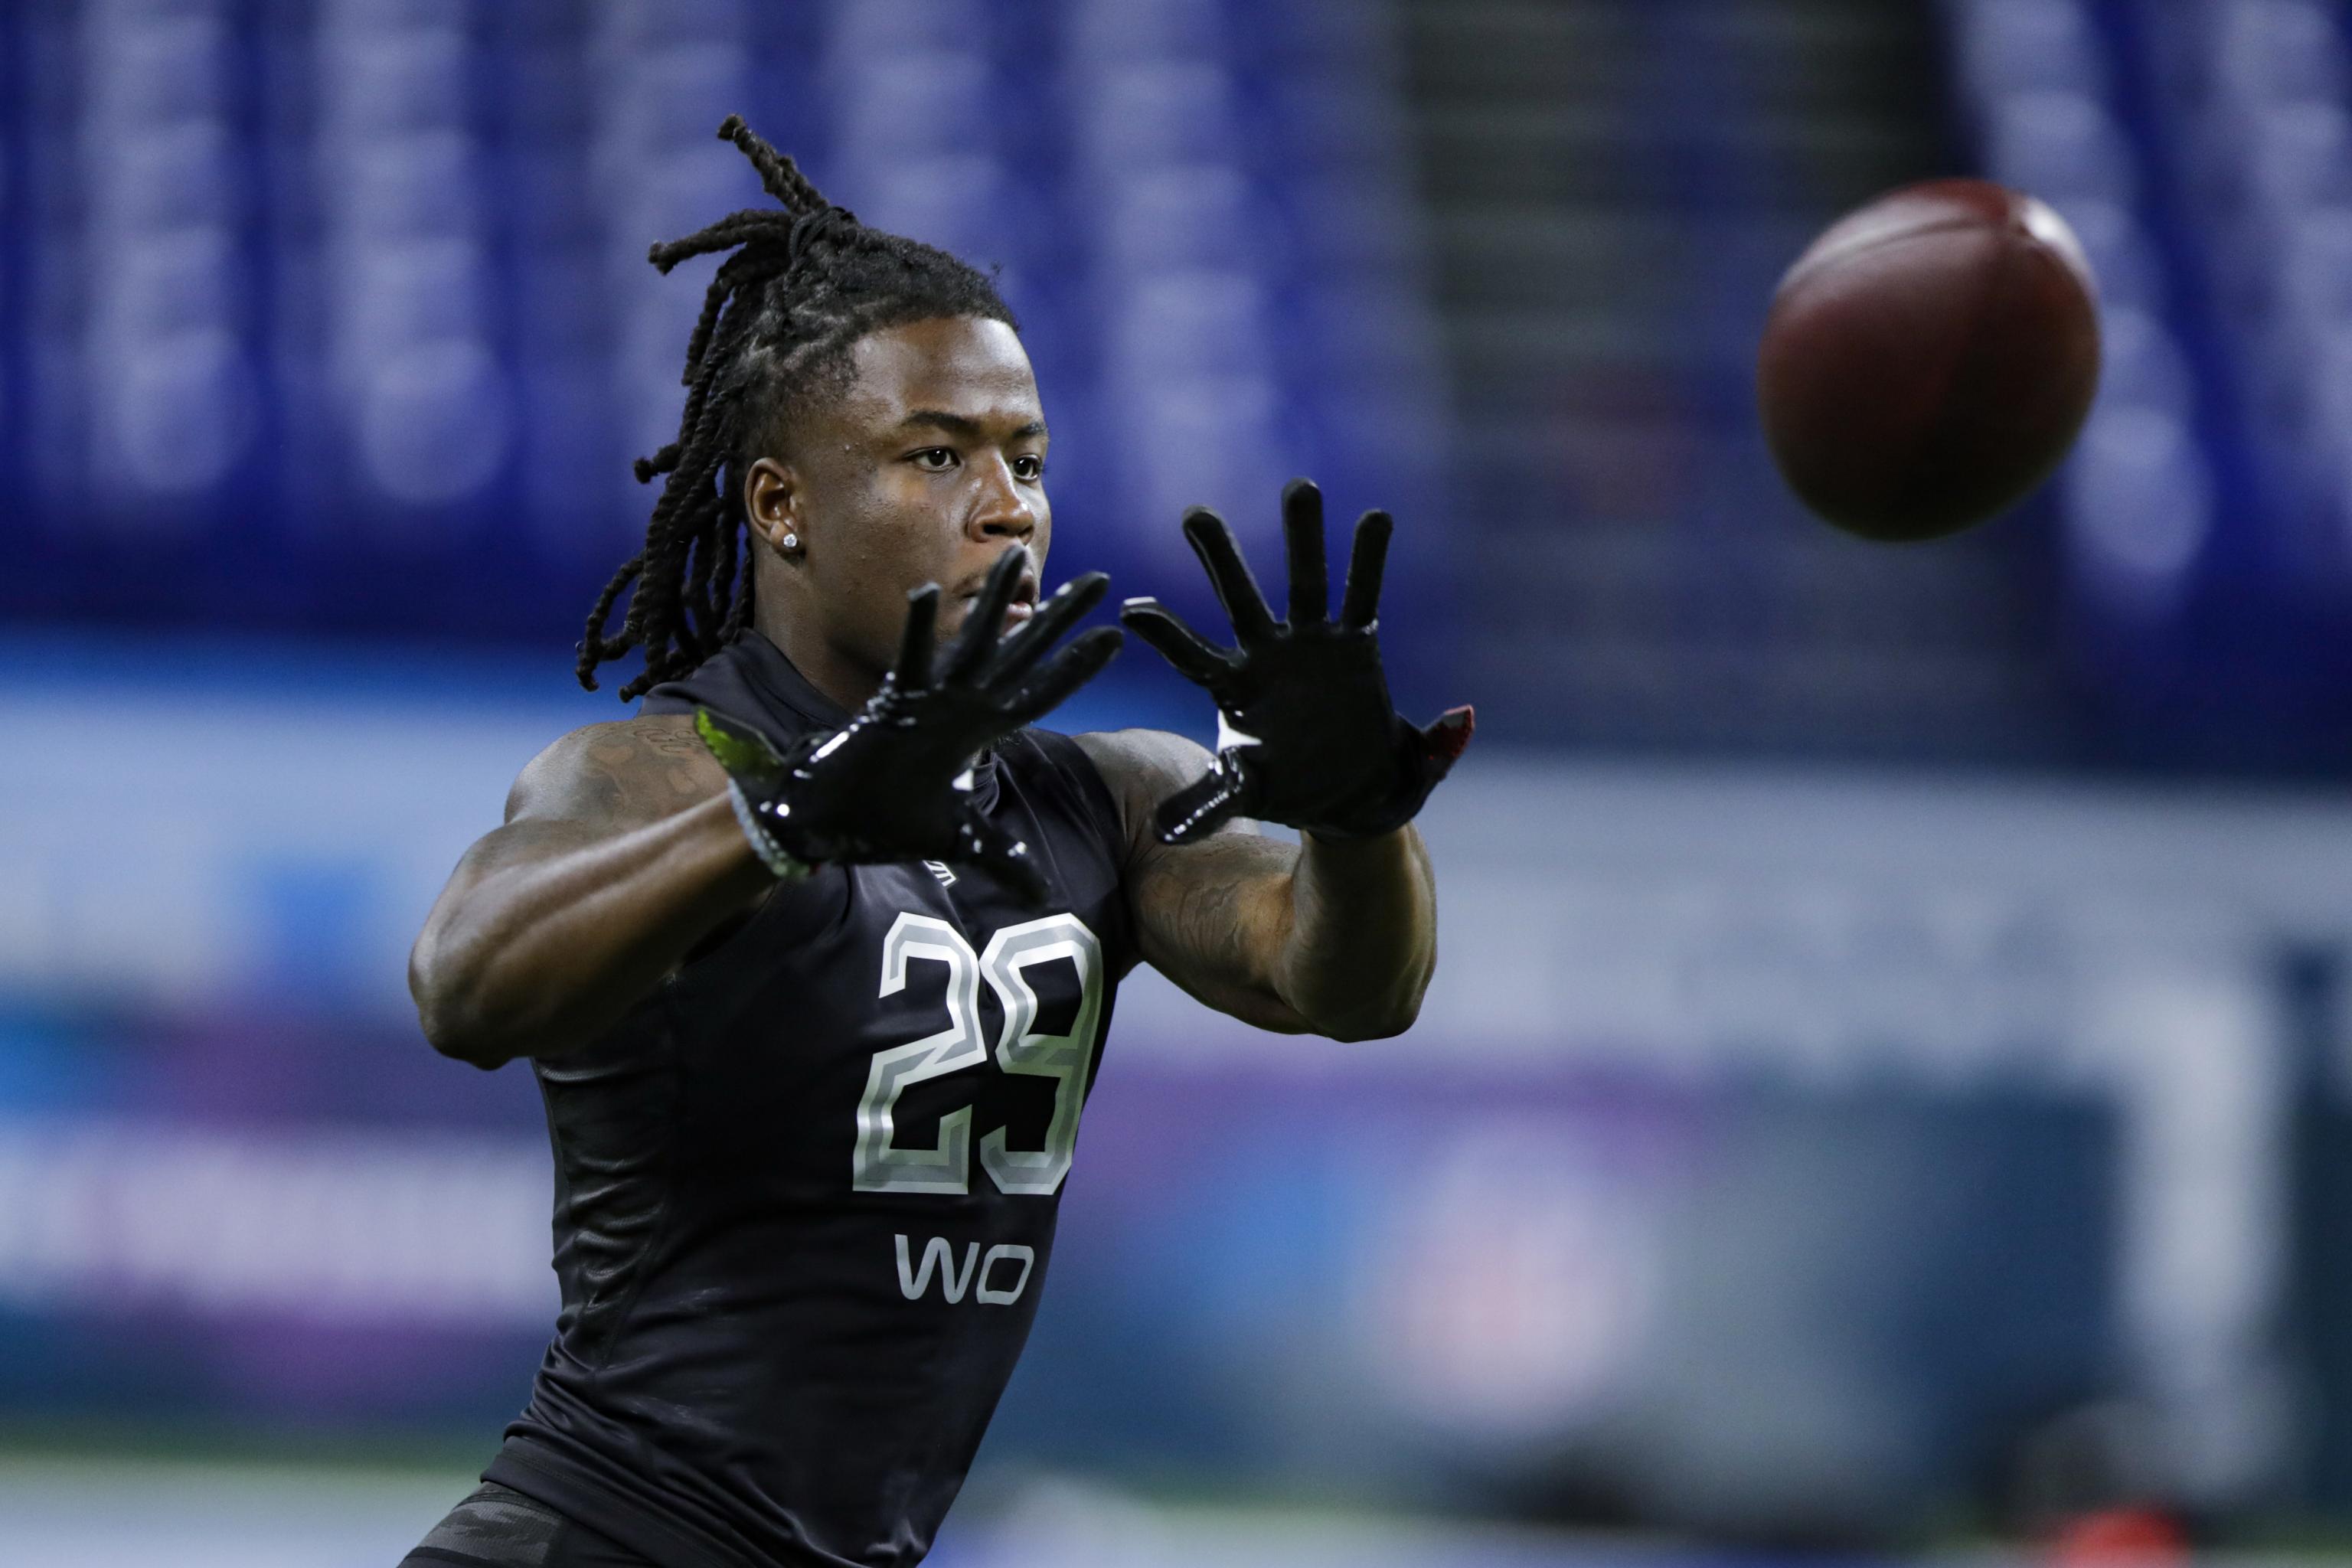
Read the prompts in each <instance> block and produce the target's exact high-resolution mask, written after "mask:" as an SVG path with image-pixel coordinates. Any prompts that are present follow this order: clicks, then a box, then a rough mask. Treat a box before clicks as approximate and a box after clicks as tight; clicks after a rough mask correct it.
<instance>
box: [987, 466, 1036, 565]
mask: <svg viewBox="0 0 2352 1568" xmlns="http://www.w3.org/2000/svg"><path fill="white" fill-rule="evenodd" d="M976 466H977V467H978V468H979V470H980V493H979V494H978V495H977V496H975V497H974V498H973V500H972V510H971V532H972V536H973V537H974V538H975V539H980V540H990V539H1010V540H1012V541H1013V542H1014V543H1016V544H1026V543H1028V542H1029V540H1030V537H1031V536H1032V535H1034V533H1035V532H1036V531H1037V508H1036V505H1035V503H1034V501H1033V500H1032V499H1031V498H1030V495H1029V492H1028V489H1027V487H1026V486H1024V485H1023V484H1022V483H1021V482H1020V481H1019V480H1018V479H1014V478H1013V465H1012V464H1010V463H1008V462H1006V461H1005V460H1004V459H1003V458H990V459H989V460H987V461H985V462H982V463H980V464H978V465H976Z"/></svg>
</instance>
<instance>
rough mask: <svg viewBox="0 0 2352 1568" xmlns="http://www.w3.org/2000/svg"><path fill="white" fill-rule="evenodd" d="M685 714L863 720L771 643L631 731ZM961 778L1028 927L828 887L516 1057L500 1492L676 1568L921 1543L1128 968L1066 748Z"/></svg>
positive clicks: (1004, 1357) (1006, 1367)
mask: <svg viewBox="0 0 2352 1568" xmlns="http://www.w3.org/2000/svg"><path fill="white" fill-rule="evenodd" d="M698 703H699V704H702V705H705V706H708V707H709V708H711V709H713V710H718V711H719V712H722V713H725V714H727V715H728V716H729V717H730V718H733V719H736V720H738V721H742V722H744V723H748V724H751V725H752V726H754V727H756V728H758V729H760V730H761V731H765V732H766V733H767V734H768V736H769V737H770V739H772V741H774V742H776V743H777V745H778V746H779V747H780V748H782V747H783V746H786V745H789V744H790V743H791V742H792V741H793V739H794V738H795V737H797V736H799V735H801V734H803V733H806V732H807V731H811V730H813V729H823V730H831V729H835V728H838V727H839V726H840V725H842V724H843V723H845V722H846V721H847V719H848V715H847V714H845V712H843V711H842V710H841V709H840V708H839V707H838V706H836V705H835V703H833V702H832V701H831V700H828V699H827V698H825V697H824V695H822V694H821V693H819V692H818V691H817V690H816V689H815V688H814V687H813V686H811V685H810V684H809V683H808V682H807V681H806V680H805V679H803V678H802V676H801V675H800V673H799V672H798V671H797V670H795V669H793V667H792V665H791V664H790V663H789V662H788V661H787V660H786V659H785V658H784V656H783V654H782V652H781V651H779V650H778V649H777V647H775V645H774V644H772V643H771V642H769V641H768V640H767V639H766V638H764V637H761V636H759V635H758V634H757V633H747V634H745V635H744V636H743V637H742V638H741V639H740V640H739V641H738V642H736V643H734V644H733V645H731V646H730V647H728V648H727V649H726V650H724V651H723V652H721V653H720V654H719V655H718V656H717V657H716V658H712V659H711V660H709V662H708V663H706V664H705V665H704V666H703V667H702V668H699V669H698V670H697V671H696V672H695V673H694V674H693V675H691V676H689V677H688V678H687V679H684V680H681V681H677V682H673V683H670V684H667V685H664V686H661V687H657V688H656V689H655V690H654V691H653V692H652V694H651V695H649V696H648V697H647V698H646V701H645V706H644V711H646V712H647V713H677V712H688V711H691V710H692V709H693V707H694V706H695V705H696V704H698ZM975 771H976V778H975V784H976V788H977V792H978V794H977V800H978V803H979V805H980V807H981V809H982V811H984V812H986V813H987V814H988V815H989V816H990V817H991V818H992V819H993V820H994V821H996V822H997V823H998V824H1000V825H1001V826H1004V827H1006V828H1008V829H1009V830H1010V831H1011V832H1012V833H1013V836H1014V837H1018V838H1021V839H1023V840H1024V841H1026V842H1027V843H1028V844H1029V846H1030V847H1031V849H1032V851H1033V853H1034V855H1035V856H1036V857H1037V859H1038V862H1039V865H1040V867H1041V868H1042V869H1043V870H1044V872H1045V878H1046V880H1047V882H1048V884H1049V885H1050V886H1051V888H1052V889H1053V898H1052V901H1051V902H1049V903H1048V904H1047V905H1045V908H1044V909H1043V910H1029V909H1026V908H1024V907H1023V906H1021V905H1020V904H1019V903H1017V902H1016V901H1015V900H1013V898H1012V897H1011V896H1010V895H1009V894H1008V893H1007V892H1006V891H1005V890H1004V889H1002V888H1000V887H999V886H998V885H997V884H996V883H995V882H994V881H992V879H990V878H989V877H988V876H987V875H986V874H985V873H983V872H982V871H980V870H978V869H975V868H969V867H949V866H945V865H936V864H928V863H913V864H907V865H892V866H856V867H826V868H820V869H819V870H818V871H816V872H815V873H814V875H813V876H811V877H809V878H808V879H805V880H803V881H799V882H793V883H788V884H784V885H782V886H780V887H778V888H777V889H776V890H775V891H774V893H772V895H771V896H770V897H769V898H768V900H766V902H765V903H763V904H762V905H761V906H760V909H759V911H758V913H756V914H755V915H753V916H752V917H751V920H750V921H749V922H748V923H747V924H744V925H742V926H740V928H738V929H736V930H735V931H732V932H731V933H730V934H727V935H725V936H723V937H721V938H719V940H718V941H717V943H716V945H715V946H714V947H713V948H712V949H711V950H710V951H708V952H702V953H699V954H698V955H697V956H696V957H694V958H693V959H692V960H691V961H690V962H688V963H687V964H686V965H685V966H684V967H683V968H682V969H681V970H680V971H679V972H678V973H677V974H676V975H674V976H673V977H672V978H671V979H670V980H669V981H667V983H665V984H663V985H662V987H661V988H660V989H659V990H658V991H657V992H656V994H654V995H652V996H651V997H649V998H647V999H646V1001H645V1002H644V1003H643V1004H641V1005H638V1006H637V1007H636V1008H635V1010H633V1011H632V1012H630V1013H629V1014H628V1015H627V1016H625V1017H623V1018H621V1019H620V1020H619V1021H618V1022H617V1023H616V1024H615V1025H614V1027H613V1029H612V1030H611V1031H610V1032H609V1033H608V1034H606V1035H604V1037H602V1038H600V1039H598V1040H597V1041H595V1042H594V1043H593V1045H591V1046H589V1047H585V1048H583V1049H582V1050H581V1051H579V1052H577V1053H575V1054H570V1055H566V1056H564V1057H562V1058H559V1059H556V1060H552V1061H546V1062H535V1063H534V1064H533V1070H534V1071H535V1072H536V1074H537V1075H538V1079H539V1083H540V1088H541V1094H542V1097H543V1098H544V1100H545V1101H546V1106H547V1119H548V1126H549V1130H550V1134H551V1138H552V1141H553V1143H554V1148H555V1183H556V1184H555V1268H556V1272H557V1275H558V1277H559V1279H560V1280H561V1282H562V1303H563V1304H562V1315H561V1316H560V1317H559V1318H558V1320H557V1323H556V1337H555V1341H554V1342H553V1343H552V1344H551V1346H550V1347H549V1349H548V1352H547V1357H546V1360H545V1361H544V1363H542V1364H541V1368H540V1372H539V1375H538V1378H537V1381H536V1383H535V1384H534V1385H533V1388H532V1392H531V1398H530V1405H529V1407H528V1408H526V1409H525V1411H524V1412H523V1414H522V1416H521V1418H520V1420H518V1421H517V1422H516V1423H515V1424H514V1425H513V1426H510V1427H509V1428H508V1430H507V1436H506V1443H505V1446H504V1447H502V1448H501V1449H500V1451H499V1456H498V1458H497V1459H496V1461H495V1462H494V1463H493V1464H492V1465H491V1466H490V1468H489V1469H488V1471H486V1472H485V1474H484V1479H487V1480H492V1481H497V1482H499V1483H501V1484H503V1485H505V1486H509V1487H512V1488H513V1489H516V1490H517V1491H520V1492H523V1493H526V1494H528V1495H530V1496H531V1497H534V1498H537V1499H539V1500H541V1501H542V1502H545V1503H547V1504H549V1505H551V1506H552V1507H554V1508H556V1509H558V1510H561V1511H562V1512H564V1513H566V1514H569V1515H571V1516H572V1517H573V1518H575V1519H577V1520H579V1521H580V1522H582V1523H583V1524H584V1525H587V1526H588V1527H590V1528H591V1529H593V1530H596V1531H602V1532H603V1533H604V1534H606V1535H609V1536H612V1537H613V1538H614V1539H615V1540H617V1541H620V1542H625V1544H627V1545H629V1546H631V1547H633V1548H635V1550H636V1551H638V1552H643V1553H645V1554H646V1556H648V1557H650V1558H652V1559H653V1560H654V1561H656V1562H658V1563H663V1564H664V1565H665V1568H770V1565H776V1564H793V1565H795V1568H797V1565H801V1564H843V1563H857V1564H870V1565H874V1568H883V1565H899V1564H908V1563H916V1562H918V1561H919V1560H920V1559H921V1558H922V1556H923V1554H924V1553H925V1552H927V1551H928V1550H929V1547H930V1543H931V1537H932V1533H933V1531H935V1530H936V1529H937V1528H938V1526H939V1522H940V1518H941V1516H942V1515H943V1514H945V1512H946V1511H947V1508H948V1504H949V1503H950V1501H951V1500H953V1499H954V1497H955V1494H956V1490H957V1489H958V1488H959V1487H960V1486H961V1484H962V1481H963V1478H964V1472H965V1470H966V1469H967V1468H968V1467H969V1466H970V1464H971V1458H972V1454H973V1451H974V1450H975V1449H976V1448H977V1447H979V1444H980V1439H981V1434H982V1431H983V1430H984V1429H985V1428H986V1427H987V1425H988V1420H989V1416H990V1415H991V1414H992V1412H993V1411H994V1409H995V1407H996V1402H997V1398H998V1395H999V1394H1002V1393H1003V1389H1004V1384H1005V1380H1006V1379H1007V1378H1008V1377H1009V1376H1011V1374H1012V1372H1013V1362H1014V1361H1015V1360H1016V1359H1017V1358H1018V1357H1019V1355H1020V1353H1021V1347H1022V1344H1023V1342H1024V1341H1025V1340H1026V1339H1027V1337H1028V1333H1029V1325H1030V1321H1031V1319H1032V1317H1033V1316H1034V1312H1035V1310H1036V1305H1037V1296H1038V1291H1039V1288H1040V1287H1041V1286H1042V1285H1043V1284H1044V1282H1045V1266H1046V1262H1047V1260H1048V1258H1050V1256H1051V1254H1052V1251H1053V1243H1054V1215H1055V1208H1056V1206H1057V1205H1058V1203H1059V1195H1060V1193H1061V1190H1062V1184H1063V1180H1064V1178H1065V1177H1066V1175H1067V1173H1068V1172H1069V1167H1070V1159H1071V1154H1072V1151H1073V1149H1074V1147H1075V1144H1076V1136H1077V1126H1078V1113H1079V1110H1080V1108H1081V1107H1082V1106H1083V1105H1084V1103H1085V1101H1086V1097H1087V1090H1088V1089H1090V1087H1091V1086H1092V1083H1093V1080H1094V1075H1095V1068H1096V1064H1097V1055H1098V1051H1099V1048H1100V1047H1101V1044H1102V1039H1103V1035H1104V1032H1105V1030H1106V1029H1107V1028H1108V1026H1109V1024H1110V1015H1111V1000H1112V994H1113V991H1114V989H1115V987H1116V984H1117V982H1118V978H1119V977H1120V976H1121V975H1123V974H1124V973H1126V972H1127V971H1128V969H1129V967H1131V965H1132V964H1133V963H1134V952H1135V948H1134V942H1133V938H1132V936H1131V934H1130V932H1129V923H1128V919H1127V913H1126V906H1125V903H1124V901H1123V900H1122V898H1121V894H1120V889H1119V868H1120V866H1121V863H1122V861H1123V858H1124V853H1123V852H1124V839H1123V836H1122V834H1121V830H1120V827H1119V822H1118V809H1117V806H1116V805H1115V804H1114V802H1113V801H1112V799H1111V796H1110V793H1109V791H1108V788H1107V787H1106V786H1105V784H1104V783H1103V781H1102V778H1101V777H1100V775H1099V774H1098V773H1096V771H1095V769H1094V766H1093V764H1092V763H1091V762H1089V761H1088V759H1087V757H1086V756H1085V754H1084V753H1083V752H1080V751H1079V749H1078V747H1077V745H1076V743H1075V742H1072V741H1070V740H1069V739H1068V738H1067V737H1066V736H1061V735H1056V734H1052V733H1049V732H1046V731H1037V730H1024V731H1020V732H1019V733H1017V734H1015V735H1013V736H1011V737H1009V738H1008V739H1006V740H1005V741H1004V742H1002V743H1001V744H999V745H998V746H997V747H995V748H994V749H993V751H992V752H990V753H988V754H986V755H985V756H983V757H982V760H981V762H980V763H979V765H978V766H977V768H976V770H975Z"/></svg>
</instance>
